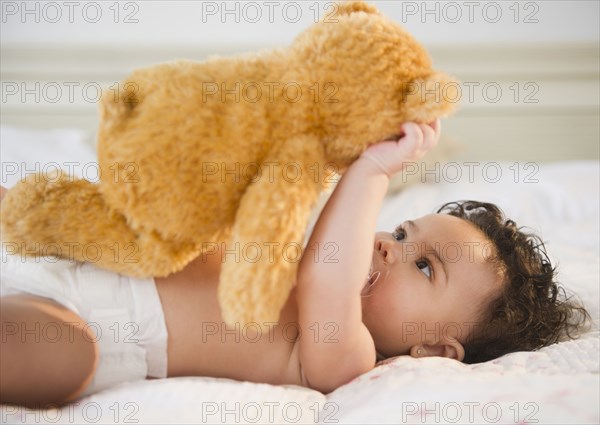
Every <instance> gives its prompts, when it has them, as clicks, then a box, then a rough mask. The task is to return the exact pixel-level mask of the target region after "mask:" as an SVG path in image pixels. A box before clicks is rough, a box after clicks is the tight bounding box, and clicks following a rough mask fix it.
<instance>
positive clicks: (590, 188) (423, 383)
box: [0, 126, 600, 424]
mask: <svg viewBox="0 0 600 425" xmlns="http://www.w3.org/2000/svg"><path fill="white" fill-rule="evenodd" d="M0 138H1V140H2V144H1V155H2V156H1V158H2V176H1V178H2V185H3V186H8V187H10V186H12V185H14V184H15V183H16V182H17V181H18V180H19V179H20V178H21V177H23V176H24V174H26V173H28V172H32V171H49V170H50V169H51V168H53V167H60V168H63V169H65V170H67V169H68V171H70V172H71V173H72V174H75V175H78V176H80V177H84V178H88V179H90V180H96V179H97V178H98V175H97V167H96V166H95V151H94V147H93V140H94V134H93V133H90V132H87V131H83V130H78V129H56V130H46V131H41V130H31V129H25V128H19V127H14V126H2V128H1V134H0ZM425 170H429V171H428V172H426V173H424V171H425ZM432 170H433V171H432ZM599 171H600V163H599V162H598V161H597V159H594V160H574V161H555V162H547V163H534V162H514V161H495V162H490V161H487V162H478V163H466V162H452V161H445V162H443V163H442V162H440V163H438V166H437V168H436V167H435V166H433V167H432V166H431V165H428V166H427V168H425V167H417V168H416V169H413V170H412V171H411V172H412V173H413V176H412V179H411V184H406V185H404V186H403V188H402V190H400V191H398V192H396V193H391V194H389V195H388V197H387V198H386V200H385V202H384V206H383V209H382V211H381V214H380V217H379V221H378V228H379V229H381V230H386V229H387V230H389V229H391V228H393V227H394V226H395V225H397V224H398V223H399V222H401V221H402V220H405V219H408V218H413V217H418V216H420V215H424V214H427V213H430V212H433V211H434V210H435V209H436V208H437V207H438V206H440V205H441V204H443V203H444V202H446V201H451V200H459V199H476V200H485V201H490V202H494V203H497V204H498V205H499V206H501V207H502V208H503V210H504V211H505V212H506V213H507V215H508V216H509V217H511V218H513V219H514V220H515V221H516V222H517V223H518V224H520V225H526V226H528V227H530V228H531V229H532V230H534V231H535V232H537V233H538V234H541V235H542V238H543V240H544V241H545V242H546V244H547V248H548V250H549V254H550V258H551V259H552V261H553V262H555V263H556V264H558V270H559V280H560V282H561V283H562V284H563V285H564V287H565V288H566V289H567V290H568V291H570V292H574V293H576V294H577V295H578V296H579V297H580V299H581V300H582V301H583V302H584V305H585V306H586V307H587V309H588V311H589V312H590V314H591V315H592V318H593V320H594V325H593V327H592V329H590V330H589V331H588V332H587V333H586V334H584V335H583V336H582V337H581V338H579V339H577V340H574V341H567V342H561V343H559V344H555V345H552V346H549V347H546V348H543V349H541V350H539V351H536V352H517V353H512V354H508V355H505V356H503V357H501V358H499V359H496V360H493V361H489V362H485V363H480V364H475V365H465V364H462V363H459V362H456V361H453V360H449V359H442V358H425V359H413V358H410V357H399V358H395V359H391V360H389V361H386V362H384V363H383V364H380V365H379V366H378V367H376V368H375V369H373V370H372V371H370V372H369V373H366V374H364V375H362V376H360V377H358V378H356V379H354V380H353V381H352V382H350V383H348V384H347V385H344V386H342V387H340V388H338V389H337V390H335V391H333V392H332V393H330V394H321V393H319V392H317V391H313V390H310V389H307V388H302V387H298V386H291V385H290V386H272V385H266V384H255V383H250V382H237V381H233V380H229V379H220V378H204V377H189V378H170V379H164V380H152V381H143V382H134V383H124V384H121V385H119V386H117V387H114V388H111V389H108V390H105V391H103V392H100V393H98V394H94V395H91V396H89V397H86V398H84V399H82V400H80V401H79V402H77V403H76V404H73V405H70V406H67V407H64V408H62V409H58V408H55V409H47V410H29V409H25V408H21V407H15V406H9V405H3V406H1V407H0V414H1V419H0V421H1V423H7V424H23V423H36V424H39V423H165V424H167V423H203V424H204V423H352V424H358V423H419V424H422V423H470V424H472V423H478V424H482V423H544V424H551V423H556V424H559V423H561V424H567V423H568V424H575V423H577V424H585V423H590V424H597V423H599V422H600V415H599V403H598V400H599V399H600V394H599V387H600V376H599V374H598V373H599V344H598V343H599V337H600V335H599V332H598V326H597V323H598V320H599V309H600V306H599V278H600V270H599V258H600V252H599V250H600V242H599V235H600V229H599V223H600V219H599V218H600V215H599V214H600V211H599V205H600V200H599V192H600V191H599V181H600V176H599ZM415 173H416V177H417V178H415V176H414V174H415ZM421 173H424V174H423V175H421Z"/></svg>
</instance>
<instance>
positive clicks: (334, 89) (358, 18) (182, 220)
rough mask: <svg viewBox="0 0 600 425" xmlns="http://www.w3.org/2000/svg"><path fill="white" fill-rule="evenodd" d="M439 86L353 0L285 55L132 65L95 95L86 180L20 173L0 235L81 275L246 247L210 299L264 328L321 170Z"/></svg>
mask: <svg viewBox="0 0 600 425" xmlns="http://www.w3.org/2000/svg"><path fill="white" fill-rule="evenodd" d="M451 82H452V80H451V79H450V78H449V77H447V76H445V75H443V74H441V73H437V72H435V71H434V70H433V69H432V67H431V62H430V59H429V57H428V55H427V53H426V52H425V50H424V49H423V48H422V47H421V46H420V45H419V44H418V43H417V42H416V41H415V40H414V39H413V38H412V37H411V36H410V35H409V34H408V33H406V32H405V31H404V30H403V29H402V28H401V27H399V26H398V25H397V24H395V23H394V22H392V21H391V20H389V19H387V18H386V17H384V16H382V15H381V14H379V12H378V11H377V10H376V9H375V8H374V7H373V6H370V5H368V4H365V3H362V2H347V3H343V4H341V5H339V7H338V8H337V10H336V11H335V12H334V13H333V15H331V16H328V17H326V18H325V19H324V20H323V21H321V22H319V23H316V24H315V25H313V26H312V27H310V28H309V29H307V30H306V31H304V32H303V33H302V34H300V35H299V36H298V37H297V38H296V40H295V41H294V42H293V44H292V45H291V46H290V47H288V48H284V49H279V50H271V51H262V52H259V53H253V54H247V55H243V56H238V57H234V58H213V59H210V60H207V61H205V62H200V63H198V62H191V61H179V62H172V63H165V64H161V65H158V66H154V67H150V68H147V69H141V70H138V71H135V72H134V73H133V74H132V75H131V76H130V77H129V78H128V79H127V80H126V81H125V82H123V84H122V85H121V86H120V87H121V91H120V92H119V93H118V96H115V93H114V92H112V91H111V92H108V93H107V94H105V95H104V96H103V98H102V101H101V105H100V106H101V107H100V109H101V121H100V128H99V133H98V160H99V164H100V167H101V171H102V178H101V181H100V183H99V184H92V183H89V182H87V181H84V180H76V179H73V178H71V177H69V176H66V175H56V176H52V178H49V176H40V175H34V176H29V177H28V178H26V179H25V180H24V181H22V182H20V183H19V184H18V185H17V186H15V187H14V188H13V189H12V190H11V191H10V192H9V193H8V195H7V196H6V198H5V200H4V201H3V204H2V211H1V225H2V233H3V240H4V241H5V242H8V243H10V242H12V243H15V244H16V245H18V246H19V247H20V250H21V251H22V252H24V253H26V254H28V255H31V254H33V253H43V254H46V255H48V254H58V255H61V256H63V257H69V258H72V259H75V260H79V261H85V260H86V259H89V256H90V253H89V252H87V253H86V252H85V248H86V246H87V245H88V244H93V246H94V247H101V255H100V258H96V257H97V255H95V264H96V265H97V266H99V267H103V268H106V269H110V270H113V271H115V272H119V273H123V274H127V275H131V276H138V277H149V276H166V275H168V274H170V273H173V272H176V271H178V270H181V269H182V268H183V267H184V266H185V265H186V264H187V263H189V262H190V261H191V260H193V259H194V258H196V257H197V256H198V255H199V254H200V253H201V252H202V251H203V250H204V251H207V250H208V249H209V247H211V244H212V243H218V242H220V241H228V242H229V243H230V244H235V243H236V242H237V243H239V245H238V247H239V248H240V250H243V249H246V248H251V246H253V247H256V246H258V247H259V248H260V249H261V252H262V255H260V256H259V257H258V259H256V258H254V253H255V251H247V253H248V252H252V253H253V254H252V255H253V260H257V261H246V260H245V259H244V258H243V257H241V258H240V259H239V261H235V259H234V258H233V254H232V255H231V256H230V257H232V258H230V259H228V261H227V262H225V263H224V264H223V267H222V270H221V276H220V283H219V302H220V305H221V309H222V313H223V318H224V320H225V321H226V322H228V323H234V322H241V323H248V322H251V321H255V322H259V323H263V322H273V321H276V320H277V319H278V317H279V312H280V309H281V307H282V306H283V305H284V303H285V301H286V299H287V297H288V295H289V292H290V290H291V288H292V285H293V284H294V281H295V274H296V271H297V266H298V262H297V261H290V255H291V254H293V251H290V250H288V252H284V251H283V250H284V247H286V244H288V248H289V245H290V244H295V246H301V245H302V242H303V238H304V232H305V230H306V226H307V223H308V220H309V216H310V213H311V208H312V207H313V206H314V204H315V201H316V200H317V198H318V196H319V194H320V193H321V191H322V190H323V189H325V188H327V187H328V185H329V183H328V181H330V180H331V179H330V177H331V176H332V172H338V173H343V171H344V170H345V169H346V168H347V167H348V166H349V165H350V164H351V163H352V162H353V161H354V160H356V159H357V158H358V156H359V155H360V154H361V153H362V152H363V151H364V150H365V149H366V148H367V147H368V146H369V145H371V144H373V143H376V142H377V141H380V140H385V139H388V138H391V137H397V136H398V133H399V129H400V126H401V124H402V123H404V122H406V121H418V122H422V123H428V122H431V121H433V120H434V119H435V118H437V117H440V116H444V115H447V114H448V113H450V112H451V110H452V109H453V106H454V105H453V102H452V101H451V99H448V98H445V97H444V96H445V95H447V93H448V92H449V91H448V90H443V88H444V87H445V86H444V85H445V84H447V83H451ZM267 83H268V84H267ZM236 84H238V86H237V88H236ZM269 84H270V85H269ZM286 85H287V86H286ZM257 86H258V87H260V88H261V90H262V94H261V95H260V96H258V95H257V93H258V92H256V91H253V90H256V87H257ZM292 86H293V87H292ZM269 87H272V91H271V92H270V89H269ZM284 87H287V91H284V90H282V89H283V88H284ZM298 87H300V88H301V92H299V93H301V94H300V96H297V92H296V91H295V89H294V88H296V89H297V88H298ZM215 88H217V93H214V91H215ZM223 89H224V90H229V92H228V93H229V94H227V92H225V91H224V90H223ZM244 90H246V91H245V92H244ZM211 93H212V94H211ZM236 93H237V99H236ZM436 94H437V95H436ZM436 97H437V98H436ZM236 167H237V169H236ZM259 167H260V169H259ZM215 170H216V171H215ZM236 170H237V172H236ZM227 171H229V173H227ZM299 176H300V177H299ZM298 177H299V178H298ZM236 179H237V181H236ZM357 202H359V200H357ZM271 254H272V255H271ZM248 255H250V254H248Z"/></svg>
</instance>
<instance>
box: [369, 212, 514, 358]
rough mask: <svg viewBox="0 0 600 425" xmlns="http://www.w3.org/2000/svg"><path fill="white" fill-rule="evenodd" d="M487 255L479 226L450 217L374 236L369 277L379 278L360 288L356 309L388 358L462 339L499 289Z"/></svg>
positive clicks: (407, 224) (489, 248) (486, 243)
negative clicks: (360, 293)
mask: <svg viewBox="0 0 600 425" xmlns="http://www.w3.org/2000/svg"><path fill="white" fill-rule="evenodd" d="M492 253H493V251H492V244H491V242H489V241H488V240H487V239H486V237H485V236H484V235H483V233H482V232H481V231H480V230H479V229H477V228H476V227H475V226H474V225H473V224H471V223H469V222H467V221H465V220H463V219H460V218H457V217H453V216H449V215H443V214H433V215H428V216H425V217H421V218H419V219H417V220H414V221H412V222H411V221H407V222H405V223H402V225H401V226H399V227H398V228H397V229H396V230H395V231H394V232H392V233H386V232H379V233H376V234H375V246H374V252H373V266H372V276H373V278H375V277H376V276H377V275H379V276H378V277H377V279H376V280H375V281H374V283H372V284H369V283H367V285H366V286H365V289H363V293H362V313H363V322H364V324H365V325H366V326H367V328H368V329H369V331H370V332H371V335H372V336H373V339H374V341H375V346H376V348H377V350H378V351H379V352H380V353H381V354H383V355H385V356H386V357H388V356H394V355H400V354H409V353H410V351H411V348H412V347H417V346H421V345H422V344H427V345H428V346H431V347H433V346H435V344H438V346H439V344H446V343H451V344H457V343H458V344H464V342H465V341H466V340H467V337H468V336H469V333H470V332H471V331H472V329H473V327H474V326H475V325H476V322H477V320H478V318H479V314H478V313H479V311H480V310H479V309H480V308H482V307H483V306H486V305H487V304H485V301H486V300H488V299H489V298H490V297H491V296H492V295H493V294H494V293H496V291H498V290H499V289H500V285H501V282H502V278H501V276H499V275H498V274H497V273H495V272H494V269H493V268H492V266H491V263H490V261H489V258H490V256H491V254H492ZM373 274H374V275H373ZM372 281H373V279H371V282H372ZM413 351H414V350H413ZM427 351H428V352H429V354H431V352H434V351H435V349H431V350H427Z"/></svg>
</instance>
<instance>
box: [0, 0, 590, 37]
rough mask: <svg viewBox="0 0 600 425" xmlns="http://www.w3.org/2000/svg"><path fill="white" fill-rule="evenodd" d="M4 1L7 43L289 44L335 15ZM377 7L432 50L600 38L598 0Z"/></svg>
mask: <svg viewBox="0 0 600 425" xmlns="http://www.w3.org/2000/svg"><path fill="white" fill-rule="evenodd" d="M1 3H2V29H1V36H2V45H10V44H14V43H36V44H43V45H56V44H59V45H61V46H63V45H90V44H93V45H98V44H100V45H101V44H110V45H114V44H116V43H118V44H143V45H156V44H158V45H161V44H162V45H164V44H166V45H171V44H185V45H206V44H216V45H222V44H230V43H244V44H247V45H259V44H260V45H273V44H285V43H288V42H289V41H291V40H292V38H293V37H294V36H295V35H296V34H298V33H299V32H300V31H301V30H302V29H304V28H306V27H307V26H308V25H309V24H310V23H311V22H313V21H314V20H315V17H321V16H322V15H323V13H324V12H325V11H326V10H332V9H331V7H332V6H331V2H329V1H315V0H309V1H166V0H159V1H139V0H138V1H120V2H118V3H117V2H116V1H95V2H94V1H49V2H48V1H44V2H42V1H25V2H23V1H5V0H3V1H2V2H1ZM372 3H373V4H375V5H376V6H377V7H378V8H379V9H380V10H381V11H382V12H384V13H385V14H386V15H388V16H390V17H391V18H393V19H395V20H396V21H397V22H399V23H402V24H404V25H405V26H406V28H407V29H408V30H409V31H410V32H412V33H413V34H414V35H415V36H416V37H417V38H418V39H419V40H420V41H421V42H423V43H424V44H426V45H433V44H455V43H461V44H463V43H466V44H472V43H507V42H509V43H519V42H524V43H534V42H536V43H540V42H585V41H588V42H589V41H597V40H598V34H599V28H598V15H599V14H600V11H599V2H598V1H596V0H587V1H586V0H583V1H581V0H578V1H555V0H541V1H539V0H538V1H519V2H517V1H516V0H508V1H506V0H500V1H472V0H468V1H467V0H464V1H431V0H429V1H374V2H372ZM296 20H297V22H295V21H296ZM115 21H116V22H115ZM236 21H237V22H236Z"/></svg>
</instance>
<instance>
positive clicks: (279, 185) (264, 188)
mask: <svg viewBox="0 0 600 425" xmlns="http://www.w3.org/2000/svg"><path fill="white" fill-rule="evenodd" d="M323 158H324V154H323V151H322V147H321V145H320V144H319V143H318V141H317V140H316V139H313V138H310V137H299V138H296V139H293V140H289V141H287V142H286V144H285V145H284V146H282V148H280V150H279V151H278V152H275V153H274V155H273V156H271V157H270V158H266V159H265V163H267V162H268V163H269V164H270V167H271V168H270V170H267V169H265V170H263V173H262V174H261V177H260V178H259V179H257V180H256V181H254V182H253V183H251V184H250V186H249V187H248V189H247V190H246V193H245V194H244V196H243V198H242V201H241V203H240V207H239V209H238V211H237V214H236V219H235V222H234V225H233V228H232V231H231V238H230V243H231V244H230V246H229V250H228V252H229V253H228V254H227V255H226V257H225V263H224V264H223V267H222V268H221V275H220V282H219V291H218V293H219V302H220V306H221V312H222V315H223V319H224V320H225V321H226V322H227V323H229V324H235V323H240V324H247V323H251V322H254V323H257V324H258V325H259V326H261V327H263V328H267V327H268V325H265V324H266V323H267V322H275V321H277V320H278V318H279V313H280V310H281V308H282V307H283V305H284V304H285V302H286V300H287V298H288V295H289V292H290V290H291V288H292V286H293V284H294V282H295V278H296V271H297V267H298V263H299V261H300V258H301V254H302V248H303V239H304V233H305V231H306V227H307V224H308V219H309V216H310V212H311V208H312V206H313V205H314V204H315V202H316V200H317V199H318V196H319V193H320V191H321V188H322V187H323V184H322V179H323V175H322V174H320V173H315V172H313V171H314V167H315V163H318V164H320V165H321V167H322V166H323V165H325V161H324V159H323ZM273 164H275V165H273ZM311 167H312V168H311ZM311 170H312V171H311ZM269 171H273V172H272V173H270V172H269ZM318 174H320V175H318Z"/></svg>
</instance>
